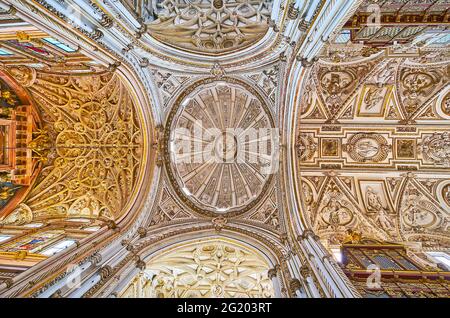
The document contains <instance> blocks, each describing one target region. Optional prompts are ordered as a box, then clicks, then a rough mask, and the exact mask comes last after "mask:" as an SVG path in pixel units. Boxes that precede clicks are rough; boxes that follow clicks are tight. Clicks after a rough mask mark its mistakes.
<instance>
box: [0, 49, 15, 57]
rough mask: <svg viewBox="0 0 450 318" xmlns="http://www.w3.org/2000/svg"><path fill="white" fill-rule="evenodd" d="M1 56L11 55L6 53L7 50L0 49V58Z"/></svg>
mask: <svg viewBox="0 0 450 318" xmlns="http://www.w3.org/2000/svg"><path fill="white" fill-rule="evenodd" d="M1 55H12V53H11V52H9V51H7V50H5V49H0V56H1Z"/></svg>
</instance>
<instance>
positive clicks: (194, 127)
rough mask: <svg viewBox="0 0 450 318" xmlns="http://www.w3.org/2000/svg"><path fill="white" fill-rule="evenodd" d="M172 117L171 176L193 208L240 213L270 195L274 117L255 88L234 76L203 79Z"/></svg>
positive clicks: (178, 104) (169, 131) (169, 136)
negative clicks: (268, 191)
mask: <svg viewBox="0 0 450 318" xmlns="http://www.w3.org/2000/svg"><path fill="white" fill-rule="evenodd" d="M169 121H170V124H169V125H168V127H167V128H168V129H167V131H166V133H167V135H166V136H167V138H166V140H167V142H168V144H167V147H166V150H167V152H166V154H167V156H168V161H169V162H170V168H169V169H168V175H169V178H170V179H171V180H172V181H173V183H174V188H175V189H176V190H177V191H178V193H179V195H180V196H181V197H182V198H183V199H184V201H185V203H187V204H188V205H189V206H190V207H191V208H193V209H194V210H196V211H198V212H200V213H202V214H208V215H217V214H225V213H226V214H229V213H232V214H237V213H241V212H244V211H246V210H248V209H249V208H251V207H252V206H253V205H254V204H256V203H257V202H258V201H259V199H260V198H261V197H262V196H263V195H264V193H265V190H266V188H267V186H268V183H269V182H268V181H269V180H270V179H271V171H272V163H273V162H272V160H273V156H272V155H273V150H272V146H273V143H272V142H271V141H272V138H273V130H272V129H271V128H272V127H273V121H272V119H271V117H270V114H269V111H268V109H267V106H266V105H265V103H264V101H263V100H262V98H261V97H260V96H259V95H258V94H257V92H256V91H254V90H253V89H252V88H251V87H247V85H246V84H245V83H241V82H238V81H236V80H234V79H228V80H222V81H217V80H212V79H211V80H206V81H202V82H201V83H197V84H195V85H194V87H191V88H190V89H188V90H187V91H186V92H185V93H184V94H182V96H180V97H179V99H178V100H177V102H176V105H175V107H174V109H173V110H172V112H171V114H170V115H169Z"/></svg>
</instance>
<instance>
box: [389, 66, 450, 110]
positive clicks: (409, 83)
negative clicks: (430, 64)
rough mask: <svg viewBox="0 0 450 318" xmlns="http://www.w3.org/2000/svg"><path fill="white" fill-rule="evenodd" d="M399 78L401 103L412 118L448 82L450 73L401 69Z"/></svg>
mask: <svg viewBox="0 0 450 318" xmlns="http://www.w3.org/2000/svg"><path fill="white" fill-rule="evenodd" d="M398 76H399V78H398V80H397V94H398V96H399V101H400V103H401V104H402V106H403V108H404V111H405V112H406V114H407V115H408V116H411V115H413V114H414V113H415V112H416V111H417V110H419V109H420V108H421V106H422V105H424V104H425V102H426V101H427V100H429V99H430V98H431V97H432V96H433V95H434V94H436V93H437V92H438V91H439V90H440V89H441V88H442V86H443V85H445V83H446V82H448V78H449V71H448V69H447V68H434V69H433V68H427V69H423V68H409V67H401V68H400V71H399V75H398Z"/></svg>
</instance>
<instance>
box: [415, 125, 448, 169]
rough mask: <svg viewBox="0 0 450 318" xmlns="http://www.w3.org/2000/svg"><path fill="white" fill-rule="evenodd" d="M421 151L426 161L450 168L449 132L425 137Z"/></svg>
mask: <svg viewBox="0 0 450 318" xmlns="http://www.w3.org/2000/svg"><path fill="white" fill-rule="evenodd" d="M420 150H421V152H422V155H423V157H424V159H425V160H427V161H429V162H432V163H434V164H437V165H444V166H450V134H449V133H448V132H444V133H435V134H433V135H431V136H427V137H425V138H424V140H423V142H422V143H421V145H420Z"/></svg>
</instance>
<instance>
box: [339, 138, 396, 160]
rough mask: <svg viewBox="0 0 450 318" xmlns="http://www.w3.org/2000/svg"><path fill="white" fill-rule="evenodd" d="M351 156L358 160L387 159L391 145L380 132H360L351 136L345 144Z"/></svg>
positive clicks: (345, 148)
mask: <svg viewBox="0 0 450 318" xmlns="http://www.w3.org/2000/svg"><path fill="white" fill-rule="evenodd" d="M344 150H345V151H347V152H348V153H349V155H350V157H351V158H352V159H353V160H355V161H358V162H367V161H373V162H380V161H383V160H385V159H386V157H387V155H388V153H389V151H390V146H389V145H388V143H387V141H386V139H385V138H384V137H383V136H381V135H378V134H366V133H359V134H355V135H353V136H351V137H350V138H349V140H348V141H347V144H345V145H344Z"/></svg>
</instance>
